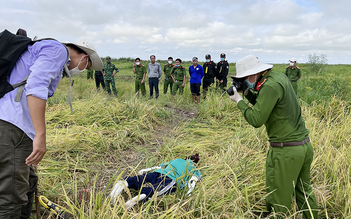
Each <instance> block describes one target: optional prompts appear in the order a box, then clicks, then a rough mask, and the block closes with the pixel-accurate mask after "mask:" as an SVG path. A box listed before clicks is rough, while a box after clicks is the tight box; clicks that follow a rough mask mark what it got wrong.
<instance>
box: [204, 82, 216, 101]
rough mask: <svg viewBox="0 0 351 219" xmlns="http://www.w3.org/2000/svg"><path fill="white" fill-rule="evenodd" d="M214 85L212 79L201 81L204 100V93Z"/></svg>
mask: <svg viewBox="0 0 351 219" xmlns="http://www.w3.org/2000/svg"><path fill="white" fill-rule="evenodd" d="M212 84H214V78H204V79H203V81H202V90H203V92H204V98H206V93H207V91H208V87H209V86H211V85H212Z"/></svg>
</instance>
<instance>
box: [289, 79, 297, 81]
mask: <svg viewBox="0 0 351 219" xmlns="http://www.w3.org/2000/svg"><path fill="white" fill-rule="evenodd" d="M297 80H298V79H297ZM297 80H290V82H296V81H297Z"/></svg>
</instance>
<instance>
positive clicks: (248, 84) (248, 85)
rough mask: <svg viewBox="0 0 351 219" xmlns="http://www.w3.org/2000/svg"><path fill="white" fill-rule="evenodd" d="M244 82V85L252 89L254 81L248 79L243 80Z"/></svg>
mask: <svg viewBox="0 0 351 219" xmlns="http://www.w3.org/2000/svg"><path fill="white" fill-rule="evenodd" d="M245 83H246V85H247V87H248V88H249V89H253V88H254V87H255V85H256V82H254V83H251V82H250V81H249V80H247V79H246V80H245Z"/></svg>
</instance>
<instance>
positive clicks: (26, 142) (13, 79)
mask: <svg viewBox="0 0 351 219" xmlns="http://www.w3.org/2000/svg"><path fill="white" fill-rule="evenodd" d="M66 46H67V48H68V50H69V53H70V55H69V61H68V63H67V65H68V70H69V72H70V74H71V75H74V74H77V73H80V72H82V71H84V70H85V69H93V70H100V69H102V67H103V64H102V61H101V59H100V57H99V56H98V54H97V53H96V50H95V48H94V47H93V46H92V45H91V44H90V43H89V42H86V41H79V42H76V43H66ZM67 55H68V53H67V50H66V48H65V47H64V46H63V45H62V44H61V43H59V42H57V41H55V40H43V41H39V42H36V43H35V44H33V45H29V46H28V49H27V50H26V51H25V52H24V53H23V54H22V55H21V57H20V58H19V59H18V60H17V62H16V65H15V67H14V68H13V70H12V73H11V76H10V77H9V78H8V82H9V83H10V84H15V83H19V82H21V81H22V80H23V79H24V78H25V77H26V76H28V80H27V83H26V84H25V86H24V90H23V93H22V96H21V99H20V101H19V102H16V101H15V96H16V93H17V89H15V90H13V91H11V92H9V93H7V94H6V95H5V96H4V97H2V98H1V99H0V139H1V141H0V151H1V153H0V218H20V217H21V216H20V215H21V207H22V206H23V205H25V204H27V196H26V193H27V191H28V190H29V182H28V180H29V173H30V165H37V164H38V163H39V162H40V161H41V160H42V159H43V157H44V154H45V152H46V127H45V106H46V100H47V98H49V97H51V96H53V95H54V92H55V89H56V87H57V85H58V83H59V81H60V78H61V73H62V70H63V66H64V64H65V62H66V60H67Z"/></svg>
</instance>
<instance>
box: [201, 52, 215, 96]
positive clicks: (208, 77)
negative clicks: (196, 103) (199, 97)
mask: <svg viewBox="0 0 351 219" xmlns="http://www.w3.org/2000/svg"><path fill="white" fill-rule="evenodd" d="M205 59H206V62H205V63H204V65H203V69H204V79H203V81H202V89H203V92H204V99H205V98H206V93H207V91H208V87H209V86H211V85H212V84H214V78H215V76H216V75H217V65H216V63H214V62H213V61H211V55H210V54H207V55H206V56H205Z"/></svg>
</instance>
